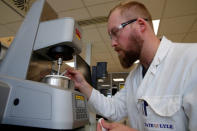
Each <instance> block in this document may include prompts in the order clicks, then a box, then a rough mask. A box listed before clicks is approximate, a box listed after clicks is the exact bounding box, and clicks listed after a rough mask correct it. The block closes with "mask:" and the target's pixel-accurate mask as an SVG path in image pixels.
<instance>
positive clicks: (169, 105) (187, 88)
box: [88, 37, 197, 131]
mask: <svg viewBox="0 0 197 131" xmlns="http://www.w3.org/2000/svg"><path fill="white" fill-rule="evenodd" d="M88 103H89V105H90V108H91V109H93V110H95V111H96V112H97V113H98V114H100V115H103V116H104V117H106V118H109V119H111V120H113V121H119V120H121V119H122V118H124V117H128V119H129V124H130V126H131V127H132V128H135V129H138V130H139V131H153V130H154V131H188V130H190V131H197V44H189V43H185V44H184V43H180V44H177V43H173V42H171V41H169V40H167V39H166V38H165V37H163V38H162V40H161V43H160V46H159V48H158V50H157V52H156V55H155V57H154V59H153V61H152V63H151V65H150V67H149V69H148V71H147V72H146V75H145V76H144V78H143V77H142V66H141V65H139V66H137V67H136V69H134V70H133V71H131V72H130V74H129V76H128V77H127V80H126V82H125V88H123V89H121V90H120V91H119V92H118V93H116V95H115V96H114V97H112V98H107V97H104V96H103V95H102V94H100V93H99V92H98V91H97V90H95V89H93V91H92V94H91V96H90V98H89V101H88Z"/></svg>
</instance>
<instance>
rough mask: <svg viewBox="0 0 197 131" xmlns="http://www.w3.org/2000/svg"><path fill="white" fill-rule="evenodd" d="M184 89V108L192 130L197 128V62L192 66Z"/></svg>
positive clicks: (194, 130)
mask: <svg viewBox="0 0 197 131" xmlns="http://www.w3.org/2000/svg"><path fill="white" fill-rule="evenodd" d="M185 81H186V86H185V89H184V91H183V109H184V111H185V114H186V115H187V118H188V127H189V130H190V131H196V129H197V124H196V122H197V64H195V65H194V66H193V68H190V71H189V72H188V75H187V77H186V80H185Z"/></svg>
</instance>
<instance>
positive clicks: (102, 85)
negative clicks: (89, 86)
mask: <svg viewBox="0 0 197 131" xmlns="http://www.w3.org/2000/svg"><path fill="white" fill-rule="evenodd" d="M101 86H102V87H108V86H110V85H101Z"/></svg>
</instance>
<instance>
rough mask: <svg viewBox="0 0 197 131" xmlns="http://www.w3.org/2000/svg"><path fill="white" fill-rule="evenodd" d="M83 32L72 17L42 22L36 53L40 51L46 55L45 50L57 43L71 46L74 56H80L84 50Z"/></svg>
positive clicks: (35, 47) (37, 38)
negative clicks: (82, 49)
mask: <svg viewBox="0 0 197 131" xmlns="http://www.w3.org/2000/svg"><path fill="white" fill-rule="evenodd" d="M81 32H82V31H81V29H80V27H79V26H78V25H77V23H76V22H75V20H74V19H73V18H70V17H66V18H61V19H55V20H50V21H45V22H41V23H40V25H39V28H38V33H37V37H36V41H35V45H34V51H37V50H40V53H42V54H43V55H44V54H45V55H46V54H47V53H46V52H43V50H45V49H46V47H47V48H48V47H51V46H54V43H57V44H58V45H62V44H63V45H67V46H70V47H72V48H73V49H74V54H79V53H80V52H81V48H82V42H81V37H82V36H81ZM74 54H73V55H74Z"/></svg>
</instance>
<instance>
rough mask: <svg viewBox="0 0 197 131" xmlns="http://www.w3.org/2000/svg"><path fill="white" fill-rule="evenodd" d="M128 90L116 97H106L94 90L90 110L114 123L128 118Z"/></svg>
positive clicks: (122, 91) (117, 94) (118, 93)
mask: <svg viewBox="0 0 197 131" xmlns="http://www.w3.org/2000/svg"><path fill="white" fill-rule="evenodd" d="M125 97H126V90H125V89H124V88H123V89H121V90H120V91H119V92H117V93H116V95H115V96H114V97H112V98H111V97H110V98H109V97H105V96H104V95H103V94H101V93H100V92H99V91H97V90H95V89H93V91H92V94H91V96H90V98H89V101H88V105H89V108H90V109H91V110H92V111H94V112H96V113H97V114H99V115H101V116H103V117H105V118H108V119H109V120H112V121H119V120H121V119H123V118H124V117H126V116H127V108H126V101H125V100H126V99H125Z"/></svg>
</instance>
